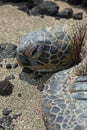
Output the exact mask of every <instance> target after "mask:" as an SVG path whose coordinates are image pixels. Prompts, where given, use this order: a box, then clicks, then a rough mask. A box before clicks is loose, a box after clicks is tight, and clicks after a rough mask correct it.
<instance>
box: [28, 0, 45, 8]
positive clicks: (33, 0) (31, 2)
mask: <svg viewBox="0 0 87 130" xmlns="http://www.w3.org/2000/svg"><path fill="white" fill-rule="evenodd" d="M42 2H43V0H28V1H27V7H28V8H29V9H32V8H33V7H35V6H38V5H39V4H41V3H42Z"/></svg>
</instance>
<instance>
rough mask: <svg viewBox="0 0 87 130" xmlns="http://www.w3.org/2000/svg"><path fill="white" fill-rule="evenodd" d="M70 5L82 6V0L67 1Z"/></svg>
mask: <svg viewBox="0 0 87 130" xmlns="http://www.w3.org/2000/svg"><path fill="white" fill-rule="evenodd" d="M67 1H68V3H69V4H73V5H79V4H82V0H67Z"/></svg>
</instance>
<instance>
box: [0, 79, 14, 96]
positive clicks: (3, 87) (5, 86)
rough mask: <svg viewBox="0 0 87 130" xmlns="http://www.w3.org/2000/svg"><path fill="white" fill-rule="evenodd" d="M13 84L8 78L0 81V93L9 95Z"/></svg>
mask: <svg viewBox="0 0 87 130" xmlns="http://www.w3.org/2000/svg"><path fill="white" fill-rule="evenodd" d="M13 87H14V85H13V84H11V82H10V81H8V80H3V81H0V95H1V96H9V95H10V94H11V93H12V90H13Z"/></svg>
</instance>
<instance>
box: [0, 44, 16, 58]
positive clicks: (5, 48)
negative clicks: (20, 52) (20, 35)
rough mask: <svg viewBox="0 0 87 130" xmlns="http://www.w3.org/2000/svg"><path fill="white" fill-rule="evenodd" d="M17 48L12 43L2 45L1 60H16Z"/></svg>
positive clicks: (0, 50)
mask: <svg viewBox="0 0 87 130" xmlns="http://www.w3.org/2000/svg"><path fill="white" fill-rule="evenodd" d="M16 48H17V46H16V45H14V44H11V43H1V44H0V54H1V57H0V60H3V59H4V58H15V57H16Z"/></svg>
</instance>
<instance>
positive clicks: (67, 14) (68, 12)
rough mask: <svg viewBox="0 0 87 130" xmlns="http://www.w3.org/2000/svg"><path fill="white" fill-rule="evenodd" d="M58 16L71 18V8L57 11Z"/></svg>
mask: <svg viewBox="0 0 87 130" xmlns="http://www.w3.org/2000/svg"><path fill="white" fill-rule="evenodd" d="M58 16H59V17H60V18H67V19H69V18H71V17H72V16H73V10H72V9H71V8H65V9H64V10H62V11H61V12H59V13H58Z"/></svg>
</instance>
